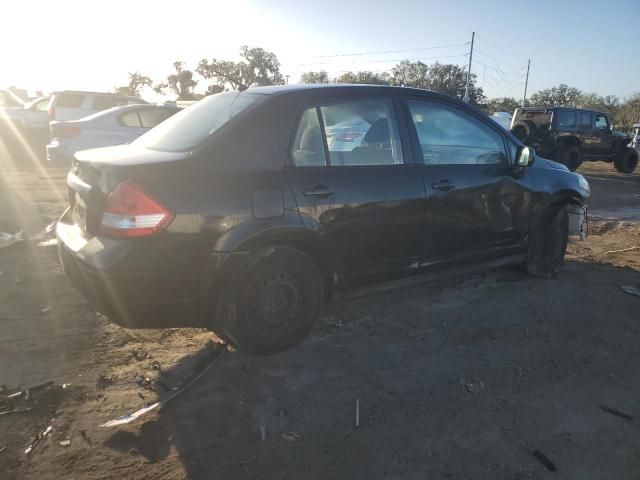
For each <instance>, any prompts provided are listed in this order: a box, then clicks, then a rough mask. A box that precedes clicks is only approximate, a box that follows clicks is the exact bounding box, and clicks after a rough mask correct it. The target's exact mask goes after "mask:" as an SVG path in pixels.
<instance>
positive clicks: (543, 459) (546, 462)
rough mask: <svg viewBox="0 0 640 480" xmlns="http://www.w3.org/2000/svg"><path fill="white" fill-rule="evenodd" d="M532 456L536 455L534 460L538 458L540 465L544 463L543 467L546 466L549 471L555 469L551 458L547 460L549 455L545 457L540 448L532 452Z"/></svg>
mask: <svg viewBox="0 0 640 480" xmlns="http://www.w3.org/2000/svg"><path fill="white" fill-rule="evenodd" d="M533 456H534V457H536V460H538V461H539V462H540V463H541V464H542V465H544V468H546V469H547V470H549V471H550V472H555V471H557V468H556V466H555V464H554V463H553V462H552V461H551V460H549V457H547V456H546V455H545V454H544V453H542V452H541V451H540V450H536V451H535V452H533Z"/></svg>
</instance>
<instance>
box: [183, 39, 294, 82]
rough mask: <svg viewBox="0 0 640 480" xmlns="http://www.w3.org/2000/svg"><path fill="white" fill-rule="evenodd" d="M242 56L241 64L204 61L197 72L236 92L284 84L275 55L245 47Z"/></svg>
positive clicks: (241, 49) (241, 52)
mask: <svg viewBox="0 0 640 480" xmlns="http://www.w3.org/2000/svg"><path fill="white" fill-rule="evenodd" d="M240 56H241V57H242V59H243V60H241V61H239V62H233V61H230V60H217V59H215V58H213V59H211V61H208V60H207V59H206V58H205V59H202V60H200V63H199V64H198V68H197V69H196V71H197V72H198V73H199V74H200V75H202V76H203V77H204V78H206V79H207V80H214V82H215V85H218V86H221V87H225V86H227V85H230V86H231V87H232V88H233V89H234V90H246V89H247V88H249V87H254V86H260V85H281V84H283V83H284V81H283V78H282V74H281V73H280V62H279V61H278V58H277V57H276V55H275V54H274V53H272V52H269V51H267V50H264V49H263V48H249V47H247V46H246V45H245V46H243V47H241V48H240Z"/></svg>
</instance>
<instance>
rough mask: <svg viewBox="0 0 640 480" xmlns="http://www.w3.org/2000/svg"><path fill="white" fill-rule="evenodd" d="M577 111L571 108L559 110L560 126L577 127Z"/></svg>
mask: <svg viewBox="0 0 640 480" xmlns="http://www.w3.org/2000/svg"><path fill="white" fill-rule="evenodd" d="M575 126H576V112H574V111H571V110H558V127H559V128H575Z"/></svg>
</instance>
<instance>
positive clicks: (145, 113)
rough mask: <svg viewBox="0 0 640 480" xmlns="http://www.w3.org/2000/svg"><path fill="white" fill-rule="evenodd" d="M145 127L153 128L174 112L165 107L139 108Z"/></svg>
mask: <svg viewBox="0 0 640 480" xmlns="http://www.w3.org/2000/svg"><path fill="white" fill-rule="evenodd" d="M138 114H139V115H140V121H141V122H142V127H143V128H153V127H155V126H156V125H158V124H159V123H161V122H163V121H164V120H166V119H167V118H169V117H170V116H171V115H172V114H173V112H172V111H170V110H166V109H164V108H145V109H143V110H138Z"/></svg>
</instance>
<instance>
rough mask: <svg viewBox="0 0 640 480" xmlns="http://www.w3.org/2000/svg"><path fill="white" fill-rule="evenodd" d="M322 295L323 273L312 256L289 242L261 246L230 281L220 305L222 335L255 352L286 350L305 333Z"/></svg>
mask: <svg viewBox="0 0 640 480" xmlns="http://www.w3.org/2000/svg"><path fill="white" fill-rule="evenodd" d="M323 298H324V288H323V282H322V276H321V274H320V271H319V270H318V267H317V266H316V264H315V263H314V262H313V260H311V258H309V257H308V256H307V255H305V254H304V253H302V252H301V251H299V250H296V249H294V248H290V247H270V248H266V249H263V250H261V251H260V252H258V253H257V254H255V255H254V256H252V257H251V258H250V259H249V260H248V261H247V263H246V264H245V265H244V267H243V268H241V269H240V272H239V273H238V274H237V275H236V277H235V278H234V280H233V281H232V282H231V288H230V290H229V295H228V298H227V299H226V300H225V301H224V303H223V305H222V312H221V314H222V322H221V328H222V330H223V335H222V336H223V337H224V338H225V340H227V341H228V342H229V343H230V344H231V345H232V346H233V347H235V348H237V349H239V350H243V351H247V352H250V353H254V354H257V355H268V354H272V353H277V352H281V351H283V350H287V349H289V348H291V347H293V346H294V345H296V344H298V343H299V342H300V341H302V340H303V339H304V337H306V336H307V334H308V333H309V331H310V330H311V328H312V327H313V325H314V324H315V322H316V320H317V319H318V316H319V315H320V310H321V308H322V303H323Z"/></svg>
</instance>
